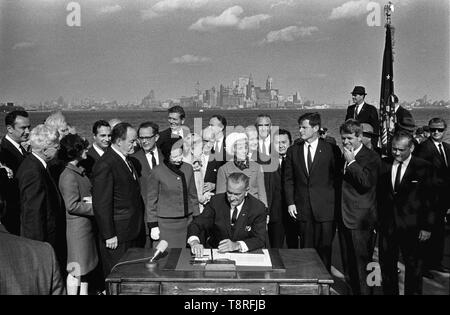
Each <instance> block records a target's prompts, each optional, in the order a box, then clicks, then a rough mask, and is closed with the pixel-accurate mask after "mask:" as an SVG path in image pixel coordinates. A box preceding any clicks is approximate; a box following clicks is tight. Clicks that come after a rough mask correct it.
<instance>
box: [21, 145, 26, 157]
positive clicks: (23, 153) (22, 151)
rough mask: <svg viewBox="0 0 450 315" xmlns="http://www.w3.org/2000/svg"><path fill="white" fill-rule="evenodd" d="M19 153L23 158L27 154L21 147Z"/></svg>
mask: <svg viewBox="0 0 450 315" xmlns="http://www.w3.org/2000/svg"><path fill="white" fill-rule="evenodd" d="M20 152H21V153H22V155H23V156H25V154H27V151H25V149H24V148H23V147H22V146H20Z"/></svg>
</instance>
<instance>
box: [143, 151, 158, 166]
mask: <svg viewBox="0 0 450 315" xmlns="http://www.w3.org/2000/svg"><path fill="white" fill-rule="evenodd" d="M150 151H152V152H153V156H154V157H155V161H156V165H159V156H158V150H157V148H156V147H155V148H154V149H153V150H150ZM150 151H149V152H147V153H145V157H146V158H147V162H148V165H150V168H151V169H153V168H154V167H155V166H156V165H153V164H152V154H151V153H150Z"/></svg>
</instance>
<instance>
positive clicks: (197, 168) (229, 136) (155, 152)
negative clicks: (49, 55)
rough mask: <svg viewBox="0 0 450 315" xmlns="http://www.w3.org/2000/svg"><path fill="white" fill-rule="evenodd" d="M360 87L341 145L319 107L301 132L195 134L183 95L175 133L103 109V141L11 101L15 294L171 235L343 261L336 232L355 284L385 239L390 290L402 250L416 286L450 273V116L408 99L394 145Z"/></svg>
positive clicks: (8, 240)
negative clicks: (415, 111) (426, 113)
mask: <svg viewBox="0 0 450 315" xmlns="http://www.w3.org/2000/svg"><path fill="white" fill-rule="evenodd" d="M351 93H352V95H353V101H354V103H355V104H354V105H352V106H349V108H348V110H347V114H346V117H345V119H344V117H343V121H342V122H343V123H342V125H341V126H340V129H339V131H340V136H341V142H342V145H341V146H338V145H337V144H336V143H337V142H336V139H334V138H333V137H330V136H329V135H328V134H327V129H326V128H324V127H323V126H322V123H321V117H320V114H319V113H305V114H303V115H301V116H300V117H299V118H298V128H299V138H298V139H296V140H293V138H292V135H291V134H290V132H289V131H287V130H286V129H283V128H279V127H277V126H274V125H272V120H271V117H270V116H269V115H267V114H260V115H258V117H256V120H255V122H254V124H250V125H249V126H247V127H243V126H232V127H231V126H227V120H226V118H225V117H223V116H221V115H214V116H212V117H210V120H209V126H207V127H206V128H205V129H203V130H202V132H201V134H196V133H191V132H190V130H189V128H188V127H187V126H185V124H184V122H185V112H184V110H183V108H182V107H180V106H174V107H171V108H169V110H168V123H169V125H168V128H166V129H164V130H162V131H160V127H159V126H158V125H157V124H156V123H154V122H152V121H145V122H142V123H141V124H140V125H139V126H137V128H135V127H133V126H132V125H130V124H129V123H127V122H122V121H120V120H118V119H116V120H114V121H109V122H108V121H105V120H99V121H96V122H95V123H94V124H93V128H92V145H89V141H88V139H84V138H82V137H81V136H80V135H78V134H77V132H76V128H74V127H71V126H69V124H68V123H67V121H66V119H65V117H64V116H63V114H62V113H61V112H57V113H53V114H51V115H50V116H49V117H48V118H47V119H46V120H45V122H44V123H43V124H40V125H37V126H36V127H34V128H31V122H30V118H29V115H28V113H27V112H25V111H13V112H10V113H8V114H7V115H6V117H5V125H6V135H5V136H4V137H3V138H2V140H1V145H0V148H1V151H0V163H1V165H0V167H1V169H0V171H1V172H0V180H1V191H0V192H1V198H0V217H1V224H0V243H1V246H0V278H2V279H1V281H0V294H49V293H54V294H60V293H65V292H67V293H68V294H88V293H90V294H93V293H95V292H96V291H102V290H103V289H104V288H103V287H102V285H103V283H102V280H104V279H105V277H106V276H107V275H108V274H109V273H110V272H111V270H112V269H113V268H114V266H115V265H116V264H117V263H118V262H119V260H120V259H121V257H122V256H123V255H124V254H125V252H126V251H127V250H128V249H129V248H131V247H146V248H153V247H154V246H155V245H156V244H157V242H158V241H159V240H162V239H164V240H166V241H167V242H168V244H169V247H173V248H179V247H190V248H191V251H192V253H193V254H194V255H202V254H203V249H204V248H205V247H217V248H219V250H220V251H223V252H227V251H240V252H246V251H251V250H254V249H258V248H283V247H287V248H314V249H316V251H317V253H318V255H319V256H320V258H321V260H322V261H323V263H324V265H325V267H326V268H327V269H328V271H330V270H331V257H332V255H331V253H332V243H333V239H334V237H338V238H339V244H340V251H341V256H342V265H343V271H344V274H345V277H346V280H347V282H348V284H349V286H350V287H351V291H352V293H353V294H371V290H372V288H371V287H369V285H368V284H367V281H366V277H367V271H366V266H367V264H368V263H370V262H371V261H372V259H373V253H374V248H375V246H378V252H379V263H380V266H381V274H382V286H383V291H384V293H385V294H398V293H399V287H398V272H397V262H398V260H399V254H400V253H401V256H402V259H403V262H404V264H405V269H406V276H405V294H421V293H422V277H423V276H427V277H433V274H432V273H430V270H437V271H440V272H448V271H449V270H448V269H447V268H445V267H444V266H443V265H442V259H443V253H444V238H445V220H446V216H447V215H448V212H449V209H450V198H449V196H450V195H449V194H448V192H449V188H450V168H449V164H448V163H449V160H448V159H449V158H450V145H449V144H448V143H445V142H444V141H443V138H444V134H445V132H446V130H447V124H446V122H445V120H444V119H443V118H440V117H434V118H432V119H430V121H429V124H428V126H426V128H425V127H423V128H419V129H416V126H415V123H414V119H413V117H412V115H411V113H410V112H409V111H407V110H405V109H403V108H402V107H400V106H398V105H396V107H395V112H396V119H395V120H396V126H395V134H394V136H393V138H392V142H391V143H390V146H389V154H388V156H382V155H381V153H380V149H379V148H378V129H379V128H378V124H379V121H378V113H377V110H376V108H375V107H374V106H372V105H370V104H367V103H365V101H364V98H365V95H366V93H365V89H364V87H361V86H356V87H355V88H354V90H353V91H352V92H351ZM394 99H395V103H398V99H396V97H395V98H394ZM75 127H76V126H75ZM424 132H429V134H428V135H423V134H422V133H424ZM89 140H90V139H89ZM341 148H342V149H341ZM42 242H46V243H48V244H45V243H42ZM32 270H33V271H36V275H35V277H36V278H32V277H33V272H31V271H32ZM25 274H26V275H25ZM63 279H66V282H65V283H64V280H63Z"/></svg>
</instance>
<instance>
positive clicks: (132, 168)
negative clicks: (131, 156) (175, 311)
mask: <svg viewBox="0 0 450 315" xmlns="http://www.w3.org/2000/svg"><path fill="white" fill-rule="evenodd" d="M125 161H127V164H128V168H129V169H130V172H131V175H133V178H134V179H136V174H135V173H134V167H133V164H131V162H130V160H128V158H127V159H125Z"/></svg>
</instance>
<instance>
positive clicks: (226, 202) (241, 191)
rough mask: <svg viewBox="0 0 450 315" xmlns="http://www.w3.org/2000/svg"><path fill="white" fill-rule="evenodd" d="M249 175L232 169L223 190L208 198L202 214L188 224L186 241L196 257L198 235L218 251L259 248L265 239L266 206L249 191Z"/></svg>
mask: <svg viewBox="0 0 450 315" xmlns="http://www.w3.org/2000/svg"><path fill="white" fill-rule="evenodd" d="M248 191H249V178H248V177H247V176H246V175H245V174H242V173H232V174H231V175H230V176H229V177H228V179H227V192H226V193H223V194H217V195H216V196H214V197H212V198H211V201H210V202H209V204H208V205H207V206H206V207H205V209H204V210H203V212H202V214H201V215H199V216H198V217H196V218H195V219H194V220H193V221H192V222H191V224H189V226H188V244H189V246H190V247H191V251H192V253H193V254H194V255H195V256H196V257H202V256H203V248H204V247H203V245H202V244H201V243H200V236H201V235H204V234H206V235H207V237H209V239H208V243H209V245H211V247H213V248H216V247H217V248H218V249H219V252H222V253H225V252H233V251H240V252H247V251H252V250H255V249H259V248H263V247H264V243H265V239H266V208H265V206H264V204H263V203H262V202H261V201H259V200H258V199H256V198H255V197H253V196H252V195H250V194H249V193H248Z"/></svg>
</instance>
